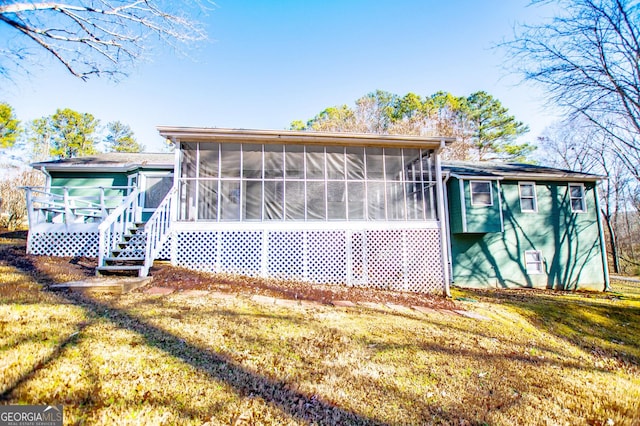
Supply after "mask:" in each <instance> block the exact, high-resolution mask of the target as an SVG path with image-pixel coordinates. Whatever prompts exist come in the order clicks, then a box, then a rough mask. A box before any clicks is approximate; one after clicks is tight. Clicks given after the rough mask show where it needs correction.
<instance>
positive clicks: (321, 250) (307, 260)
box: [172, 229, 444, 292]
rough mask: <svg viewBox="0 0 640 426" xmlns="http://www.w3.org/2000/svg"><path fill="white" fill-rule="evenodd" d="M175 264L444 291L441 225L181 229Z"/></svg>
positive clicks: (175, 235) (210, 269) (370, 285)
mask: <svg viewBox="0 0 640 426" xmlns="http://www.w3.org/2000/svg"><path fill="white" fill-rule="evenodd" d="M174 238H175V247H174V250H175V251H174V252H173V253H174V256H175V257H174V258H173V259H172V261H173V263H174V264H175V265H178V266H182V267H186V268H191V269H197V270H203V271H210V272H223V273H231V274H239V275H248V276H266V277H272V278H282V279H294V280H302V281H309V282H313V283H333V284H348V285H355V286H363V287H370V288H380V289H389V290H399V291H414V292H433V291H442V290H443V288H444V277H443V271H442V257H441V256H442V251H441V240H440V231H439V230H438V229H401V230H362V231H349V230H327V231H309V230H301V231H260V230H258V231H179V232H177V233H176V234H174Z"/></svg>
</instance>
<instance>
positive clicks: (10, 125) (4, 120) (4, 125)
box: [0, 103, 21, 148]
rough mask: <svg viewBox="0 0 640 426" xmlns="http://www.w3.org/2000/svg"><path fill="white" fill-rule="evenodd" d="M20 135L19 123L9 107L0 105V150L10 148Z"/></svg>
mask: <svg viewBox="0 0 640 426" xmlns="http://www.w3.org/2000/svg"><path fill="white" fill-rule="evenodd" d="M20 133H21V128H20V121H19V120H18V119H16V116H15V114H14V112H13V108H11V105H9V104H7V103H0V148H11V147H12V146H13V145H14V144H15V143H16V139H17V138H18V136H19V135H20Z"/></svg>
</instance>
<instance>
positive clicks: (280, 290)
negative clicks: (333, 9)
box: [0, 234, 456, 309]
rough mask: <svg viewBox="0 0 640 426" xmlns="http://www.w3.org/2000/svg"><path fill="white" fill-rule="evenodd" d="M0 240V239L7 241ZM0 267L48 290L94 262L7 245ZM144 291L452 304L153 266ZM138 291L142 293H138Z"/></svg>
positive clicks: (89, 270) (428, 297)
mask: <svg viewBox="0 0 640 426" xmlns="http://www.w3.org/2000/svg"><path fill="white" fill-rule="evenodd" d="M5 235H6V234H0V238H7V237H6V236H5ZM0 261H3V262H6V263H7V264H11V265H13V266H16V267H18V268H19V269H21V270H23V271H26V272H28V273H29V274H31V275H33V276H35V277H36V278H37V280H38V281H39V282H40V283H43V284H54V283H64V282H68V281H76V280H81V279H83V278H86V277H92V276H94V275H95V272H94V271H95V267H96V265H97V263H96V260H95V259H92V258H86V257H74V258H69V257H51V256H33V255H27V254H26V246H25V245H24V244H23V243H22V242H21V241H16V240H13V241H11V242H10V244H3V245H2V246H0ZM150 275H151V276H152V277H153V283H152V284H150V285H149V286H155V287H167V288H171V289H173V290H174V291H178V292H179V291H186V290H209V291H216V292H220V293H231V294H241V295H247V296H251V295H254V294H258V295H263V296H270V297H276V298H279V299H291V300H306V301H313V302H317V303H323V304H330V303H332V301H334V300H349V301H352V302H372V303H395V304H401V305H405V306H413V305H418V306H430V307H434V308H440V309H455V308H456V305H455V303H454V302H453V301H452V300H450V299H447V298H445V297H443V296H441V295H437V294H418V293H408V292H407V293H403V292H396V291H385V290H374V289H367V288H360V287H348V286H344V285H319V284H310V283H305V282H296V281H285V280H275V279H263V278H251V277H243V276H235V275H234V276H231V275H225V274H213V273H206V272H198V271H193V270H190V269H185V268H176V267H173V266H171V265H169V264H166V263H156V265H155V266H154V267H153V268H152V269H151V271H150ZM141 290H142V289H141Z"/></svg>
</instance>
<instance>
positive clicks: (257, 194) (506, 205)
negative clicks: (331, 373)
mask: <svg viewBox="0 0 640 426" xmlns="http://www.w3.org/2000/svg"><path fill="white" fill-rule="evenodd" d="M159 131H160V134H161V135H162V136H164V137H166V138H168V139H170V140H171V141H173V143H174V144H175V147H176V150H175V153H174V154H169V155H167V154H160V155H158V154H146V153H145V154H135V155H131V154H124V155H118V154H104V155H99V156H95V157H88V158H81V159H68V160H58V161H53V162H42V163H37V164H34V167H35V168H38V169H40V170H42V171H44V172H45V173H46V174H47V176H48V178H47V186H46V188H40V189H36V188H31V189H27V198H28V204H29V212H30V213H29V219H30V234H29V243H28V250H29V252H30V253H33V254H46V255H57V256H77V255H83V256H95V257H98V261H99V267H98V272H100V273H108V272H111V271H123V270H132V271H135V272H138V273H139V274H141V275H146V274H147V273H148V271H149V268H150V267H151V266H152V264H153V261H154V260H155V259H159V258H166V259H170V260H171V262H172V264H174V265H177V266H183V267H187V268H192V269H198V270H205V271H215V272H223V273H231V274H241V275H248V276H263V277H272V278H278V279H293V280H304V281H309V282H314V283H340V284H346V285H350V286H365V287H372V288H382V289H392V290H401V291H415V292H434V291H435V292H444V293H448V289H449V284H450V283H451V282H453V283H454V284H456V285H465V286H466V285H468V286H481V287H486V286H492V287H493V286H503V287H513V286H528V287H533V286H542V287H551V286H552V287H554V288H556V287H566V288H575V287H578V286H579V287H593V288H597V289H602V288H603V286H604V283H605V282H606V280H607V271H606V261H605V260H606V258H605V254H604V246H603V238H602V232H601V230H602V227H601V224H600V222H599V214H598V209H597V205H596V203H597V196H596V184H597V181H598V180H599V177H598V176H593V175H587V174H582V173H572V172H565V171H561V170H556V169H549V168H541V167H535V166H523V165H495V164H492V165H491V164H465V163H450V164H445V165H441V162H440V153H441V150H442V149H443V148H444V147H445V146H446V144H447V143H450V142H452V139H450V138H439V137H422V136H397V135H371V134H345V133H338V134H336V133H315V132H299V131H271V130H240V129H212V128H186V127H159ZM89 187H92V188H89ZM514 191H515V192H514Z"/></svg>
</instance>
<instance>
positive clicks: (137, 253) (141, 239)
mask: <svg viewBox="0 0 640 426" xmlns="http://www.w3.org/2000/svg"><path fill="white" fill-rule="evenodd" d="M144 226H145V223H144V222H134V223H132V224H130V225H129V229H128V230H127V232H126V233H125V234H124V235H122V237H121V240H120V242H118V243H117V244H116V246H115V247H114V248H113V249H111V251H110V253H109V255H108V256H107V257H105V258H104V259H103V263H104V265H99V266H98V267H97V268H96V275H123V276H142V271H143V269H144V264H145V253H146V249H145V246H146V242H147V236H146V233H145V232H144Z"/></svg>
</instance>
